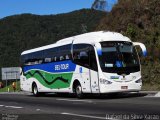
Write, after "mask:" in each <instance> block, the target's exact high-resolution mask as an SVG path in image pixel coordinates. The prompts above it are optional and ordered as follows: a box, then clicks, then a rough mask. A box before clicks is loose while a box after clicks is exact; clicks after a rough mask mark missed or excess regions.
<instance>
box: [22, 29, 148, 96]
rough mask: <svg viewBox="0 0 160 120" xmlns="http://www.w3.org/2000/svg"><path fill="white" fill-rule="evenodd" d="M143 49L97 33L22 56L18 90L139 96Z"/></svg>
mask: <svg viewBox="0 0 160 120" xmlns="http://www.w3.org/2000/svg"><path fill="white" fill-rule="evenodd" d="M135 46H140V47H141V48H142V51H143V55H144V56H145V55H146V47H145V46H144V44H142V43H138V42H132V41H131V40H130V39H129V38H127V37H125V36H123V35H122V34H120V33H115V32H106V31H98V32H91V33H86V34H82V35H77V36H74V37H69V38H66V39H63V40H60V41H58V42H56V43H55V44H51V45H47V46H43V47H39V48H35V49H31V50H27V51H24V52H22V54H21V63H22V73H21V81H20V85H21V89H22V90H24V91H29V92H32V93H33V94H34V95H35V96H38V95H40V93H48V92H55V93H59V92H63V93H75V94H76V95H77V97H79V98H80V97H82V96H83V94H85V93H116V92H138V91H140V90H141V87H142V80H141V66H140V60H139V57H138V54H137V51H136V48H135Z"/></svg>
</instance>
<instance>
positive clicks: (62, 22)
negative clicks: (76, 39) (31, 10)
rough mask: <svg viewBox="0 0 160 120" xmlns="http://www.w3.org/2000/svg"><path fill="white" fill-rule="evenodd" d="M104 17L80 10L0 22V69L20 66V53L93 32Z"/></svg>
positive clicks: (6, 18)
mask: <svg viewBox="0 0 160 120" xmlns="http://www.w3.org/2000/svg"><path fill="white" fill-rule="evenodd" d="M105 15H106V13H104V12H101V11H95V10H89V9H82V10H78V11H74V12H70V13H67V14H57V15H45V16H40V15H32V14H22V15H14V16H10V17H5V18H3V19H1V20H0V68H1V67H14V66H20V60H19V58H20V54H21V53H22V51H24V50H27V49H32V48H35V47H40V46H44V45H48V44H52V43H55V42H56V41H57V40H60V39H62V38H66V37H70V36H74V35H78V34H81V33H84V32H90V31H93V30H94V29H95V28H96V26H97V24H98V23H99V21H100V20H101V19H102V18H103V17H104V16H105Z"/></svg>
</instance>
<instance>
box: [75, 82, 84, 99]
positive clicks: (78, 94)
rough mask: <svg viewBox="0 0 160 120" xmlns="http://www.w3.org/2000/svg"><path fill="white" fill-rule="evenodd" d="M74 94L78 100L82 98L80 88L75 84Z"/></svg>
mask: <svg viewBox="0 0 160 120" xmlns="http://www.w3.org/2000/svg"><path fill="white" fill-rule="evenodd" d="M75 93H76V96H77V97H78V98H83V92H82V87H81V85H80V84H77V85H76V87H75Z"/></svg>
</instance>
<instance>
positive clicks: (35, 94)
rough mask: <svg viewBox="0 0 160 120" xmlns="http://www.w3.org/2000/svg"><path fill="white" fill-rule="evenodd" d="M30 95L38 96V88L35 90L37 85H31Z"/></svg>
mask: <svg viewBox="0 0 160 120" xmlns="http://www.w3.org/2000/svg"><path fill="white" fill-rule="evenodd" d="M32 93H33V95H34V96H36V97H38V96H39V92H38V88H37V85H36V84H35V83H34V84H33V85H32Z"/></svg>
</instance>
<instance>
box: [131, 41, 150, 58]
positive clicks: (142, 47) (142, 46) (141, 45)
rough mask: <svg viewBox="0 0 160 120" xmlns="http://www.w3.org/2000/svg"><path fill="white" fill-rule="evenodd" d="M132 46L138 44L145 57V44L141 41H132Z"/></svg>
mask: <svg viewBox="0 0 160 120" xmlns="http://www.w3.org/2000/svg"><path fill="white" fill-rule="evenodd" d="M133 45H134V46H139V47H140V48H141V50H142V53H143V56H144V57H146V56H147V49H146V46H145V45H144V44H143V43H139V42H133Z"/></svg>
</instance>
